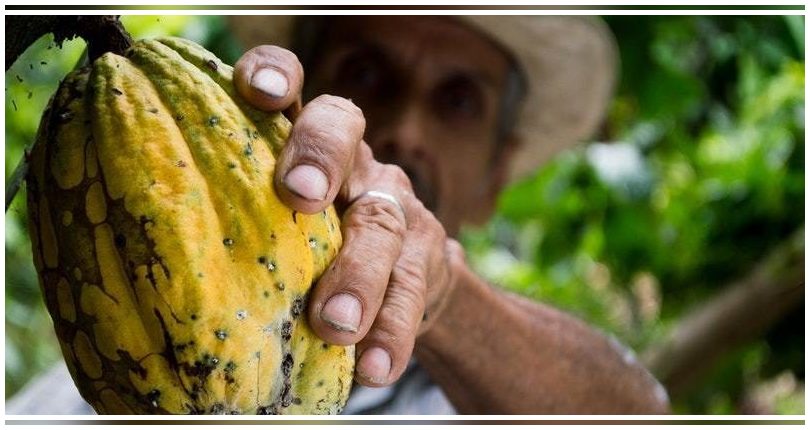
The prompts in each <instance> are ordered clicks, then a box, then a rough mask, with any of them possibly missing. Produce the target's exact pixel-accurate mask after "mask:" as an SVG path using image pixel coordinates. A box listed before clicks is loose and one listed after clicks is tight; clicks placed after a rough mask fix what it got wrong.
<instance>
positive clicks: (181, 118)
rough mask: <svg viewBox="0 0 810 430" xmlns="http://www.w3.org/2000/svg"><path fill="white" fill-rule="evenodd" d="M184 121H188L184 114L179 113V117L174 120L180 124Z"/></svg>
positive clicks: (176, 116)
mask: <svg viewBox="0 0 810 430" xmlns="http://www.w3.org/2000/svg"><path fill="white" fill-rule="evenodd" d="M184 119H186V117H184V116H183V114H179V113H178V114H177V115H175V116H174V120H175V121H178V122H180V121H182V120H184Z"/></svg>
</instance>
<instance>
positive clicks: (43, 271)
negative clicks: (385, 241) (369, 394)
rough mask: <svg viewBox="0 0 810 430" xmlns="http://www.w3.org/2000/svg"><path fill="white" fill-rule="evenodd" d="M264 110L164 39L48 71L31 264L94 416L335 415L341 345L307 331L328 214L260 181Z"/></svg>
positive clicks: (282, 127) (189, 46) (269, 172)
mask: <svg viewBox="0 0 810 430" xmlns="http://www.w3.org/2000/svg"><path fill="white" fill-rule="evenodd" d="M289 129H290V124H289V122H288V121H287V120H286V119H285V118H284V117H283V116H282V115H281V114H268V113H263V112H259V111H257V110H254V109H252V108H250V107H249V106H247V105H246V104H244V102H243V101H242V100H241V99H240V98H239V97H238V96H237V95H236V93H235V90H234V87H233V84H232V69H231V67H230V66H228V65H226V64H223V63H222V62H221V61H220V60H219V59H217V58H216V57H215V56H214V55H213V54H211V53H209V52H207V51H206V50H204V49H203V48H201V47H200V46H198V45H196V44H194V43H192V42H189V41H186V40H183V39H176V38H166V39H156V40H142V41H138V42H135V43H134V44H133V46H132V47H131V48H130V49H129V50H128V51H127V52H126V53H125V55H124V56H120V55H115V54H112V53H107V54H105V55H103V56H101V57H100V58H98V59H97V60H96V61H95V62H94V63H93V64H92V65H90V66H88V67H85V68H83V69H80V70H77V71H75V72H73V73H71V74H70V75H69V76H67V77H66V78H65V80H64V81H63V83H62V84H61V86H60V88H59V90H58V91H57V93H56V95H55V96H54V99H53V101H52V103H51V107H50V109H49V111H47V112H46V113H45V115H44V116H43V122H42V124H41V125H40V130H39V134H38V137H37V143H36V144H35V146H34V149H33V150H32V153H31V157H30V163H31V169H30V173H29V177H28V208H29V219H30V226H29V227H30V233H31V238H32V243H33V251H34V252H33V253H34V262H35V265H36V267H37V270H38V273H39V279H40V285H41V287H42V290H43V292H44V296H45V301H46V305H47V308H48V311H49V312H50V314H51V316H52V319H53V322H54V327H55V329H56V333H57V336H58V338H59V340H60V344H61V348H62V353H63V355H64V358H65V361H66V362H67V365H68V368H69V370H70V373H71V375H72V376H73V379H74V381H75V382H76V385H77V386H78V388H79V392H80V393H81V394H82V396H83V397H84V398H85V399H86V400H87V401H88V402H89V403H90V404H91V405H92V406H93V407H94V408H95V410H96V411H97V412H99V413H106V414H184V413H193V414H198V413H202V414H316V413H318V414H320V413H338V412H340V410H341V409H342V407H343V405H344V403H345V401H346V398H347V397H348V393H349V389H350V387H351V381H352V375H353V368H354V349H353V348H352V347H343V346H334V345H328V344H326V343H324V342H323V341H321V340H320V339H319V338H318V337H317V336H316V335H315V334H314V333H313V332H312V330H311V329H310V327H309V326H308V324H307V321H306V315H305V313H304V309H305V306H306V301H307V293H308V291H309V289H310V287H311V286H312V284H313V283H314V282H315V280H317V279H318V277H319V276H320V275H321V273H322V272H323V271H324V270H325V269H326V267H327V266H328V264H329V263H330V262H331V260H332V259H333V257H334V256H335V254H336V253H337V250H338V248H339V247H340V245H341V236H340V228H339V225H338V220H337V217H336V215H335V212H334V210H333V209H331V208H330V209H328V210H326V211H324V212H322V213H319V214H314V215H305V214H301V213H296V212H294V211H292V210H291V209H289V208H287V207H286V206H284V205H283V204H282V203H281V202H280V201H279V199H278V197H277V196H276V195H275V194H274V192H273V182H272V181H273V179H272V178H273V168H274V165H275V157H274V154H277V152H278V150H279V148H280V147H281V145H282V144H283V142H284V141H285V139H286V138H287V136H288V134H289Z"/></svg>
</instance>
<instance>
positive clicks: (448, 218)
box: [306, 16, 509, 235]
mask: <svg viewBox="0 0 810 430" xmlns="http://www.w3.org/2000/svg"><path fill="white" fill-rule="evenodd" d="M327 27H328V28H327V30H326V34H325V35H324V37H323V38H322V39H321V40H322V42H321V44H320V45H319V48H318V50H319V52H318V53H317V54H316V56H315V57H316V59H315V64H313V65H311V67H309V68H308V69H307V70H306V73H307V76H306V82H307V85H308V88H307V90H306V91H307V94H308V95H317V94H321V93H329V94H334V95H339V96H342V97H346V98H350V99H351V100H352V101H353V102H354V103H355V104H357V105H358V106H359V107H360V108H361V109H362V110H363V113H364V114H365V116H366V124H367V127H366V135H365V139H366V142H368V144H369V145H370V146H371V148H372V150H373V152H374V155H375V157H376V158H377V159H378V160H379V161H381V162H385V163H394V164H398V165H399V166H401V167H402V169H403V170H405V172H406V173H407V174H408V175H409V176H410V178H411V181H412V182H413V186H414V190H415V192H416V193H417V196H418V197H419V198H420V200H421V201H422V202H423V203H424V204H425V206H426V207H427V208H428V209H430V210H432V211H433V212H434V214H435V215H436V216H437V218H438V219H439V220H440V221H441V222H442V223H443V224H444V226H445V229H446V230H447V232H448V233H449V234H450V235H455V234H456V233H457V231H458V227H459V226H460V224H461V223H462V222H465V221H466V222H478V221H482V220H484V219H486V217H488V216H489V215H490V213H491V210H492V206H493V202H494V199H495V196H496V195H497V192H498V191H499V190H500V187H501V185H502V180H503V178H504V177H505V173H506V172H505V166H506V162H507V161H508V160H506V158H507V157H505V156H498V154H505V153H506V151H500V152H499V150H498V147H497V145H498V144H503V142H496V130H497V119H498V114H499V108H500V100H501V92H502V89H503V88H504V85H505V82H506V77H507V73H508V71H509V61H508V58H507V57H506V56H505V55H504V54H503V52H502V51H501V50H500V49H499V48H498V47H497V46H495V45H494V44H492V43H491V42H490V41H488V40H487V39H485V38H484V37H482V36H481V35H479V34H478V33H476V32H475V31H473V30H471V29H468V28H467V27H465V26H463V25H462V24H461V23H458V22H456V21H454V20H453V19H451V18H444V17H398V16H390V17H373V16H369V17H335V18H333V19H332V20H331V21H330V24H328V25H327Z"/></svg>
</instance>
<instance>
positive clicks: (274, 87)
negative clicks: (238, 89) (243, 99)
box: [250, 68, 290, 98]
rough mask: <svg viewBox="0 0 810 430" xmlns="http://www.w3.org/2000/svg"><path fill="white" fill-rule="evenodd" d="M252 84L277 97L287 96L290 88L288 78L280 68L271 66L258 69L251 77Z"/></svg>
mask: <svg viewBox="0 0 810 430" xmlns="http://www.w3.org/2000/svg"><path fill="white" fill-rule="evenodd" d="M250 85H251V86H252V87H253V88H256V89H257V90H259V91H261V92H263V93H265V94H267V95H269V96H270V97H275V98H281V97H284V96H286V95H287V92H288V91H289V89H290V86H289V84H288V83H287V78H286V77H285V76H284V75H282V74H281V73H280V72H279V71H278V70H274V69H270V68H264V69H259V70H258V71H256V72H255V73H254V74H253V76H252V77H251V78H250Z"/></svg>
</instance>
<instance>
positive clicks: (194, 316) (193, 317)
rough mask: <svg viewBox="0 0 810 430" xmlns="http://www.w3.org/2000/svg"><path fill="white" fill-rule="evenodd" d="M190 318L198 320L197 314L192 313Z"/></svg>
mask: <svg viewBox="0 0 810 430" xmlns="http://www.w3.org/2000/svg"><path fill="white" fill-rule="evenodd" d="M189 318H191V320H192V321H196V320H197V314H191V315H190V316H189Z"/></svg>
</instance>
